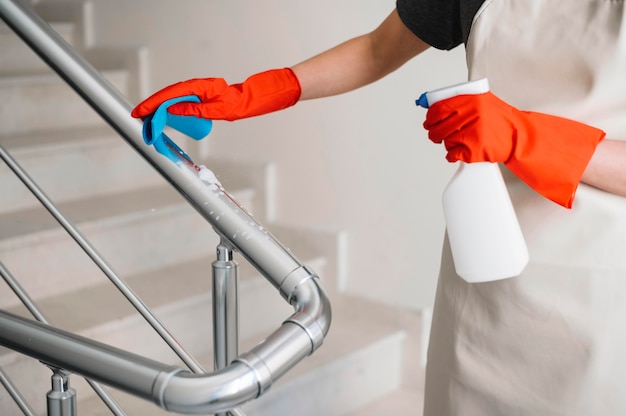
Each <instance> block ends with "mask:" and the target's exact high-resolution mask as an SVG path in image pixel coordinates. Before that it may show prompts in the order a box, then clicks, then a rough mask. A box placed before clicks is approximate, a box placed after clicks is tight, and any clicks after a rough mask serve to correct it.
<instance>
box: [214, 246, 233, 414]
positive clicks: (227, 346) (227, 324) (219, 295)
mask: <svg viewBox="0 0 626 416" xmlns="http://www.w3.org/2000/svg"><path fill="white" fill-rule="evenodd" d="M237 268H238V265H237V263H236V262H235V261H233V250H232V249H231V248H230V247H228V246H227V245H226V244H225V243H224V241H223V240H222V241H220V244H219V245H218V246H217V259H216V260H215V261H214V262H213V363H214V364H213V366H214V368H215V370H220V369H222V368H225V367H227V366H228V365H229V364H230V363H231V362H232V361H233V360H234V359H235V358H237V356H238V355H239V305H238V293H237ZM229 414H230V413H220V414H219V415H217V416H228V415H229Z"/></svg>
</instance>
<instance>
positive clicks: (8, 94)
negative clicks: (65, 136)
mask: <svg viewBox="0 0 626 416" xmlns="http://www.w3.org/2000/svg"><path fill="white" fill-rule="evenodd" d="M104 75H105V76H107V75H108V76H107V78H108V79H109V80H110V82H111V83H112V84H113V85H114V86H115V87H116V88H117V89H118V90H119V91H121V92H122V94H125V92H126V91H127V89H128V88H127V85H126V84H127V75H126V74H125V73H124V72H113V73H105V74H104ZM60 103H61V104H60ZM25 109H27V110H25ZM102 123H103V121H102V119H101V117H100V116H99V115H98V114H97V113H96V112H95V111H94V110H92V109H91V107H90V106H89V105H88V104H86V103H85V102H84V100H82V99H81V98H80V97H79V96H78V95H77V94H76V93H75V92H74V91H73V90H72V89H71V88H70V87H69V86H67V85H66V84H64V83H63V82H62V81H61V80H60V79H59V78H58V77H56V75H51V76H42V77H23V78H19V79H16V78H11V79H10V80H4V81H3V82H2V83H0V126H2V130H1V132H0V134H2V135H10V134H16V133H20V134H21V133H27V132H33V131H37V130H47V129H61V128H64V129H65V128H70V127H87V126H98V125H102Z"/></svg>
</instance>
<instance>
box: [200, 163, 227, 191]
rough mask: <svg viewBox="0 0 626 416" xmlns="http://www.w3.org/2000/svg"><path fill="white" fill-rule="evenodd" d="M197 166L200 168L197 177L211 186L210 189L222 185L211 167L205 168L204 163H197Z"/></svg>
mask: <svg viewBox="0 0 626 416" xmlns="http://www.w3.org/2000/svg"><path fill="white" fill-rule="evenodd" d="M198 168H199V169H200V170H199V171H198V178H200V180H201V181H203V182H205V183H207V184H208V185H209V187H211V189H217V187H222V184H221V183H220V181H219V180H218V179H217V176H215V173H213V171H212V170H211V169H209V168H207V167H206V166H204V165H199V166H198Z"/></svg>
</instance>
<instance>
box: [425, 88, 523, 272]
mask: <svg viewBox="0 0 626 416" xmlns="http://www.w3.org/2000/svg"><path fill="white" fill-rule="evenodd" d="M488 91H489V83H488V81H487V79H484V78H483V79H480V80H477V81H471V82H466V83H463V84H457V85H453V86H451V87H447V88H442V89H438V90H434V91H429V92H426V93H424V94H422V95H421V97H420V98H419V99H418V100H417V101H416V104H417V105H419V106H422V107H425V108H428V106H429V105H432V104H434V103H436V102H437V101H440V100H444V99H446V98H451V97H454V96H455V95H459V94H481V93H485V92H488ZM459 163H460V166H459V168H458V170H457V171H456V173H455V174H454V175H453V177H452V179H451V180H450V182H449V184H448V186H447V187H446V189H445V191H444V193H443V211H444V217H445V220H446V229H447V234H448V240H449V242H450V249H451V251H452V258H453V260H454V267H455V269H456V272H457V274H458V275H459V276H461V277H462V278H463V279H464V280H466V281H468V282H487V281H492V280H499V279H505V278H508V277H514V276H518V275H519V274H520V273H522V271H523V270H524V268H525V267H526V264H528V249H527V247H526V242H525V240H524V236H523V235H522V231H521V229H520V226H519V222H518V221H517V216H516V215H515V210H514V209H513V204H512V203H511V199H510V197H509V193H508V191H507V189H506V185H505V183H504V180H503V179H502V173H501V172H500V168H499V167H498V165H497V164H495V163H489V162H479V163H463V162H459Z"/></svg>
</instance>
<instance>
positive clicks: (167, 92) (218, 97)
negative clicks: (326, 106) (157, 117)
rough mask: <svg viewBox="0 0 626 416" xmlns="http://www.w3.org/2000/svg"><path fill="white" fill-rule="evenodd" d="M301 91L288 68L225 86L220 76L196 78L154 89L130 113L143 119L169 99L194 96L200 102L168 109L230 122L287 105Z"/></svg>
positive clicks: (295, 99)
mask: <svg viewBox="0 0 626 416" xmlns="http://www.w3.org/2000/svg"><path fill="white" fill-rule="evenodd" d="M300 94H301V90H300V83H299V82H298V78H296V75H295V74H294V73H293V71H292V70H291V69H289V68H283V69H273V70H270V71H266V72H261V73H259V74H255V75H252V76H251V77H249V78H248V79H247V80H245V81H244V82H243V83H241V84H233V85H228V84H227V83H226V81H225V80H224V79H222V78H196V79H190V80H188V81H182V82H178V83H176V84H173V85H170V86H169V87H165V88H163V89H162V90H160V91H157V92H156V93H154V94H153V95H152V96H150V97H148V98H147V99H146V100H144V101H143V102H141V103H139V104H138V105H137V106H136V107H135V108H134V109H133V111H132V113H131V115H132V116H133V117H135V118H144V117H146V116H147V115H149V114H152V113H154V111H155V110H156V109H157V107H158V106H159V105H160V104H161V103H163V102H164V101H167V100H169V99H170V98H175V97H182V96H185V95H197V96H198V97H200V100H201V102H200V103H179V104H174V105H172V106H170V107H169V108H168V112H170V113H171V114H176V115H183V116H191V115H193V116H196V117H200V118H206V119H211V120H228V121H233V120H238V119H241V118H246V117H252V116H258V115H261V114H266V113H270V112H272V111H277V110H282V109H284V108H287V107H290V106H292V105H294V104H295V103H296V102H298V100H299V99H300Z"/></svg>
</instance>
